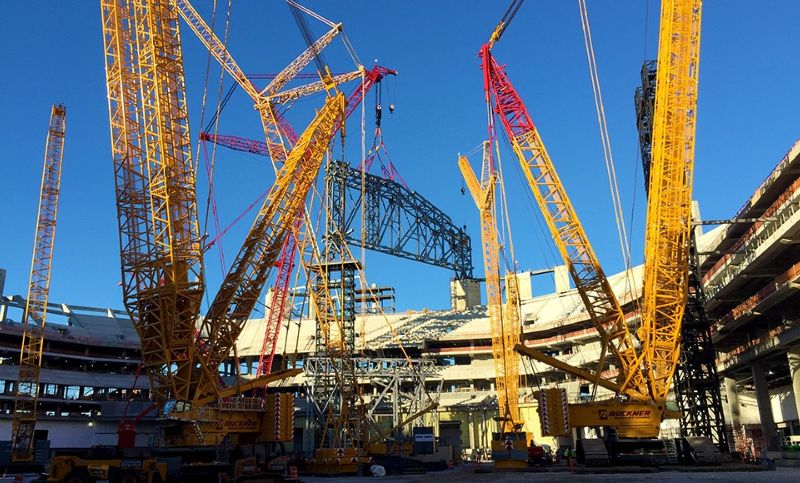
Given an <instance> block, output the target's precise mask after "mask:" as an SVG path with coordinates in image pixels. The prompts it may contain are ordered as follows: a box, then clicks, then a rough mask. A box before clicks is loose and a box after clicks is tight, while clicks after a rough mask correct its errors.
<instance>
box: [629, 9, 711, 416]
mask: <svg viewBox="0 0 800 483" xmlns="http://www.w3.org/2000/svg"><path fill="white" fill-rule="evenodd" d="M701 8H702V2H701V1H700V0H664V1H662V3H661V30H660V33H659V42H658V72H657V74H656V99H655V109H654V115H653V116H654V119H653V140H652V164H651V167H650V188H649V197H648V202H647V225H646V231H645V259H644V267H645V268H644V287H643V293H642V299H643V302H642V305H643V307H642V328H641V335H640V338H641V339H642V340H643V342H644V355H645V360H646V363H647V366H648V372H649V379H650V383H651V391H652V395H653V398H654V399H655V401H656V402H657V403H659V404H663V402H664V401H665V400H666V398H667V394H668V393H669V390H670V386H671V383H672V376H673V374H674V373H675V368H676V366H677V364H678V359H679V356H680V333H681V321H682V319H683V312H684V310H685V308H686V300H687V294H688V276H689V266H688V260H689V232H690V230H691V215H692V213H691V202H692V178H693V173H694V148H695V131H696V121H697V83H698V74H699V68H700V64H699V62H700V23H701Z"/></svg>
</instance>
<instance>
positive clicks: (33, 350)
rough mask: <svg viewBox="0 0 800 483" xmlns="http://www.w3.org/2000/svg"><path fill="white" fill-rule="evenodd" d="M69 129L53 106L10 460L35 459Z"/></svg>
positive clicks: (61, 111) (62, 110)
mask: <svg viewBox="0 0 800 483" xmlns="http://www.w3.org/2000/svg"><path fill="white" fill-rule="evenodd" d="M66 127H67V111H66V108H65V107H64V106H63V105H54V106H53V107H52V109H51V110H50V124H49V126H48V129H47V143H46V145H45V155H44V166H43V168H42V186H41V191H40V194H39V211H38V215H37V217H36V232H35V234H34V239H33V256H32V257H31V273H30V279H29V283H28V296H27V298H26V299H25V312H24V313H23V314H22V345H21V347H20V354H19V377H18V378H17V384H16V386H15V391H14V413H13V415H12V418H11V445H12V453H11V457H12V459H13V461H14V462H25V461H33V450H34V448H33V434H34V430H35V428H36V419H37V415H36V411H37V406H38V401H39V399H38V398H39V375H40V372H41V367H42V348H43V346H44V329H45V322H46V319H47V299H48V296H49V294H50V273H51V269H52V265H53V247H54V243H55V236H56V218H57V216H58V198H59V193H60V191H61V161H62V159H63V157H64V136H65V134H66Z"/></svg>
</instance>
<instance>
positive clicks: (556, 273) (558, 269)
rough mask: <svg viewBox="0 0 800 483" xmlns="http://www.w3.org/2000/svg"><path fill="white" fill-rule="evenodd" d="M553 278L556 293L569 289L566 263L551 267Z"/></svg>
mask: <svg viewBox="0 0 800 483" xmlns="http://www.w3.org/2000/svg"><path fill="white" fill-rule="evenodd" d="M553 279H554V280H555V289H556V293H562V292H566V291H568V290H569V289H570V286H569V281H570V278H569V270H568V269H567V266H566V265H557V266H555V267H553Z"/></svg>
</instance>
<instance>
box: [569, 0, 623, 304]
mask: <svg viewBox="0 0 800 483" xmlns="http://www.w3.org/2000/svg"><path fill="white" fill-rule="evenodd" d="M578 10H579V11H580V18H581V27H582V30H583V41H584V46H585V48H586V59H587V61H588V63H589V77H590V78H591V81H592V92H593V94H594V106H595V111H596V113H597V123H598V125H599V128H600V141H601V143H602V145H603V158H604V160H605V165H606V174H607V176H608V185H609V191H610V192H611V202H612V204H613V205H614V221H615V222H616V225H617V238H618V240H619V245H620V250H621V252H622V260H623V263H624V265H625V274H626V280H627V281H628V290H632V284H630V270H631V251H630V244H629V243H628V235H627V229H626V228H625V218H624V212H623V209H622V201H621V199H620V194H619V185H618V184H617V171H616V166H615V164H614V155H613V153H612V151H611V138H610V137H609V134H608V123H607V122H606V113H605V108H604V107H603V94H602V91H601V89H600V76H599V74H598V70H597V59H596V57H595V53H594V44H593V42H592V31H591V28H590V26H589V13H588V10H587V8H586V0H578Z"/></svg>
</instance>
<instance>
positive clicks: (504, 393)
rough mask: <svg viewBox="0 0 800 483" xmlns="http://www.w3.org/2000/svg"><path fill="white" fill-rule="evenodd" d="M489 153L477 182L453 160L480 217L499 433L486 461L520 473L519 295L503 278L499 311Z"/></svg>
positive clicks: (523, 441)
mask: <svg viewBox="0 0 800 483" xmlns="http://www.w3.org/2000/svg"><path fill="white" fill-rule="evenodd" d="M491 150H492V146H491V143H490V142H489V141H487V142H484V144H483V160H482V168H481V180H480V181H478V179H477V177H476V176H475V173H474V172H473V171H472V167H471V166H470V164H469V160H468V159H467V158H466V157H465V156H460V157H459V158H458V167H459V169H460V170H461V174H462V175H463V177H464V180H465V182H466V184H467V187H468V188H469V192H470V194H471V195H472V198H473V199H474V200H475V204H476V205H477V206H478V210H479V211H480V217H481V241H482V251H483V268H484V276H485V277H486V306H487V311H488V314H489V325H490V328H491V334H492V355H493V359H494V368H495V386H496V389H497V406H498V411H499V417H498V421H499V422H500V432H499V433H498V435H497V436H499V437H496V438H492V459H493V460H494V461H495V467H496V468H520V467H525V466H527V460H528V453H527V446H528V435H527V434H526V433H524V432H520V431H519V430H520V428H521V427H522V424H523V422H522V420H521V418H520V412H519V356H517V353H516V352H514V350H513V348H514V346H515V345H517V344H518V343H519V337H520V321H519V290H518V289H517V285H518V284H517V277H516V274H515V273H513V272H511V273H509V274H508V276H507V277H506V289H507V293H508V303H507V305H506V310H505V311H504V310H503V295H502V290H501V287H500V257H499V253H500V243H499V241H498V231H497V219H496V214H495V213H496V206H495V200H496V197H495V188H496V185H497V181H498V177H497V173H496V172H495V169H494V166H493V160H492V156H491ZM504 312H505V313H504Z"/></svg>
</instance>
